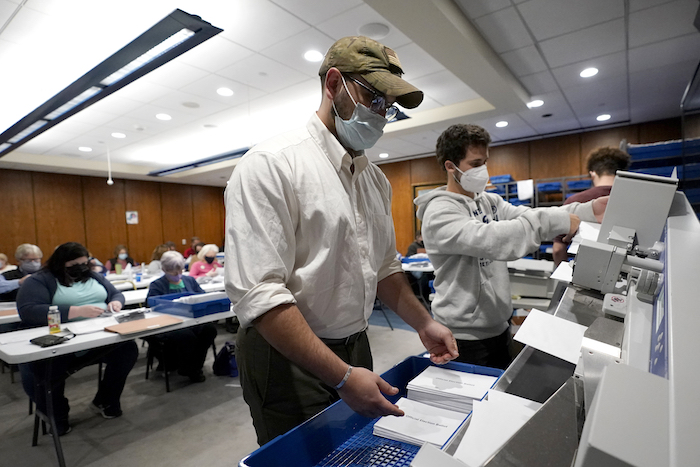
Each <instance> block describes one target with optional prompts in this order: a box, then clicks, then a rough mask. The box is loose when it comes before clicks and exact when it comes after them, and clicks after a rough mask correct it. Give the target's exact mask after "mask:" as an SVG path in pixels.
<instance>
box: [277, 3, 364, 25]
mask: <svg viewBox="0 0 700 467" xmlns="http://www.w3.org/2000/svg"><path fill="white" fill-rule="evenodd" d="M272 2H273V3H275V4H276V5H278V6H279V7H280V8H283V9H284V10H286V11H288V12H289V13H291V14H293V15H294V16H296V17H297V18H302V19H303V21H305V22H307V23H308V24H310V25H314V24H318V23H321V22H323V21H326V20H328V19H330V18H332V17H334V16H337V15H339V14H341V13H343V12H345V11H347V10H349V9H351V8H354V7H356V6H359V5H362V3H363V2H362V0H347V1H345V0H344V1H342V2H329V1H324V2H319V1H318V0H272Z"/></svg>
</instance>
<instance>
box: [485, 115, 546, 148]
mask: <svg viewBox="0 0 700 467" xmlns="http://www.w3.org/2000/svg"><path fill="white" fill-rule="evenodd" d="M500 121H506V122H508V126H506V127H503V128H499V127H497V126H496V123H497V122H500ZM474 123H475V124H477V125H479V126H480V127H482V128H484V129H486V131H488V132H489V134H490V135H491V139H492V140H493V141H494V142H498V141H508V140H512V139H519V138H527V137H528V136H536V135H537V133H536V132H535V130H533V129H532V127H531V126H530V125H529V124H528V123H527V122H526V121H525V120H523V119H522V118H521V117H520V116H519V115H517V114H508V115H502V116H499V117H493V118H487V119H483V120H478V121H476V122H474Z"/></svg>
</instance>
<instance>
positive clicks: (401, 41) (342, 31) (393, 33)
mask: <svg viewBox="0 0 700 467" xmlns="http://www.w3.org/2000/svg"><path fill="white" fill-rule="evenodd" d="M368 23H383V24H385V25H387V26H389V34H388V35H387V36H386V37H383V38H378V39H377V40H378V41H380V42H381V43H382V44H384V45H386V46H388V47H391V48H392V49H396V48H398V47H401V46H402V45H406V44H408V43H409V42H411V40H410V39H409V38H408V37H407V36H406V35H405V34H404V33H402V32H401V31H399V30H398V29H396V28H395V27H394V26H393V25H392V24H391V23H389V21H387V20H386V19H384V17H383V16H381V15H380V14H379V13H377V12H376V11H374V10H373V9H372V8H371V7H370V6H369V5H366V4H362V5H360V6H358V7H356V8H353V9H351V10H348V11H345V12H343V13H341V14H339V15H337V16H334V17H333V18H331V19H329V20H327V21H323V22H321V23H319V24H317V25H314V26H315V27H316V28H317V29H318V30H320V31H321V32H323V33H325V34H326V35H327V36H329V37H332V38H333V39H334V40H338V39H340V38H341V37H345V36H357V35H358V34H359V32H358V31H359V28H360V26H364V25H365V24H368Z"/></svg>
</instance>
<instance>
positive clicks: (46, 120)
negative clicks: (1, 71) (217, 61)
mask: <svg viewBox="0 0 700 467" xmlns="http://www.w3.org/2000/svg"><path fill="white" fill-rule="evenodd" d="M221 31H222V29H219V28H217V27H215V26H212V25H211V24H209V23H207V22H206V21H202V19H201V18H200V17H199V16H195V15H190V14H188V13H185V12H184V11H182V10H179V9H178V10H175V11H173V12H172V13H170V14H169V15H168V16H166V17H165V18H163V19H162V20H161V21H159V22H158V23H156V24H155V25H154V26H153V27H151V28H150V29H149V30H148V31H146V32H144V33H143V34H141V35H140V36H139V37H137V38H136V39H134V40H133V41H131V42H130V43H129V44H127V45H126V46H125V47H123V48H122V49H121V50H119V51H117V52H116V53H115V54H114V55H112V56H111V57H109V58H107V59H106V60H104V61H103V62H102V63H100V64H98V65H97V66H96V67H95V68H93V69H92V70H90V71H88V72H87V73H85V74H84V75H83V76H81V77H80V78H78V79H77V80H76V81H74V82H73V83H72V84H70V85H69V86H68V87H67V88H65V89H63V90H62V91H61V92H59V93H58V94H56V95H55V96H53V97H52V98H51V99H49V100H48V101H46V102H44V103H43V104H42V105H40V106H39V107H37V108H36V109H34V110H33V111H32V112H30V113H29V114H28V115H26V116H25V117H24V118H22V119H21V120H20V121H18V122H17V123H15V124H14V125H12V126H11V127H10V128H8V129H7V130H5V131H4V132H3V133H2V134H0V157H2V156H4V155H5V154H8V153H9V152H11V151H14V150H15V149H17V148H18V147H20V146H22V145H23V144H24V143H26V142H28V141H29V140H31V139H32V138H35V137H37V136H39V135H40V134H41V133H43V132H44V131H46V130H48V129H49V128H51V127H53V126H55V125H57V124H59V123H60V122H62V121H64V120H65V119H67V118H69V117H71V116H72V115H75V114H76V113H78V112H80V111H81V110H83V109H85V108H87V107H89V106H91V105H92V104H94V103H96V102H98V101H99V100H101V99H104V98H105V97H107V96H108V95H110V94H112V93H113V92H116V91H118V90H119V89H121V88H123V87H124V86H126V85H127V84H129V83H131V82H133V81H136V80H137V79H139V78H141V77H142V76H144V75H145V74H147V73H150V72H151V71H153V70H155V69H156V68H158V67H160V66H161V65H164V64H166V63H168V62H169V61H171V60H172V59H174V58H176V57H178V56H180V55H182V54H183V53H185V52H187V51H188V50H190V49H192V48H193V47H196V46H197V45H199V44H201V43H202V42H204V41H206V40H208V39H210V38H212V37H214V36H215V35H217V34H219V33H220V32H221ZM8 144H9V145H8Z"/></svg>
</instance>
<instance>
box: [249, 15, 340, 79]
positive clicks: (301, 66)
mask: <svg viewBox="0 0 700 467" xmlns="http://www.w3.org/2000/svg"><path fill="white" fill-rule="evenodd" d="M333 42H335V41H334V40H333V39H332V38H330V37H328V36H327V35H325V34H323V33H322V32H320V31H318V30H317V29H313V28H309V29H306V30H305V31H302V32H300V33H299V34H297V35H295V36H292V37H290V38H288V39H287V40H285V41H282V42H279V43H277V44H275V45H273V46H271V47H268V48H267V49H265V50H263V51H262V52H261V54H262V55H264V56H266V57H268V58H270V59H272V60H275V61H277V62H279V63H281V64H283V65H286V66H288V67H289V68H292V69H294V70H296V71H298V72H301V73H303V74H304V75H306V76H307V77H309V78H315V79H318V69H319V68H320V67H321V62H310V61H308V60H306V59H305V58H304V54H305V53H306V52H308V51H309V50H316V51H317V52H320V53H321V54H325V53H326V51H327V50H328V49H329V48H330V47H331V45H333Z"/></svg>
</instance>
